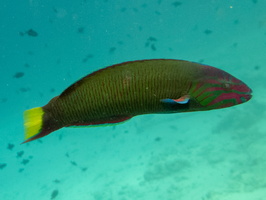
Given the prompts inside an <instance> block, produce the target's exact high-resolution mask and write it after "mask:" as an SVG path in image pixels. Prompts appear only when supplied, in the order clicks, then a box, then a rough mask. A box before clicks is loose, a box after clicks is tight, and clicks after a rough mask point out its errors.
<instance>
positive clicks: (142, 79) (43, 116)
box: [24, 59, 252, 143]
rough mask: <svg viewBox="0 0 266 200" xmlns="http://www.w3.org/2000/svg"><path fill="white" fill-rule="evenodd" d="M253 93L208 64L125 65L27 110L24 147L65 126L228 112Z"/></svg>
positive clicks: (169, 61)
mask: <svg viewBox="0 0 266 200" xmlns="http://www.w3.org/2000/svg"><path fill="white" fill-rule="evenodd" d="M251 93H252V90H251V89H250V88H249V87H248V86H247V85H246V84H245V83H243V82H242V81H240V80H239V79H237V78H235V77H234V76H232V75H230V74H229V73H227V72H225V71H223V70H220V69H217V68H215V67H211V66H208V65H202V64H199V63H194V62H189V61H183V60H173V59H151V60H139V61H131V62H125V63H121V64H116V65H113V66H110V67H106V68H104V69H100V70H98V71H96V72H93V73H91V74H89V75H87V76H85V77H84V78H82V79H80V80H79V81H77V82H76V83H74V84H72V85H71V86H70V87H68V88H67V89H66V90H65V91H63V92H62V93H61V94H60V95H59V96H56V97H54V98H53V99H52V100H51V101H50V102H49V103H48V104H47V105H45V106H43V107H37V108H33V109H30V110H27V111H25V112H24V121H25V122H24V126H25V141H24V143H26V142H29V141H32V140H35V139H38V138H41V137H44V136H46V135H48V134H49V133H51V132H53V131H56V130H58V129H60V128H63V127H84V126H91V125H108V124H115V123H118V122H124V121H126V120H129V119H131V118H132V117H134V116H137V115H143V114H159V113H162V114H166V113H181V112H192V111H205V110H212V109H219V108H226V107H230V106H234V105H238V104H241V103H245V102H247V101H249V100H250V99H251V97H252V95H251Z"/></svg>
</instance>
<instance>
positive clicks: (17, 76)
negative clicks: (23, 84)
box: [13, 72, 25, 78]
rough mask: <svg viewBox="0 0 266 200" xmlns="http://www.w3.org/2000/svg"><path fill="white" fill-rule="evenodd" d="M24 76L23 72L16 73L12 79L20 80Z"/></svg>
mask: <svg viewBox="0 0 266 200" xmlns="http://www.w3.org/2000/svg"><path fill="white" fill-rule="evenodd" d="M24 75H25V74H24V72H17V73H15V74H14V76H13V78H21V77H23V76H24Z"/></svg>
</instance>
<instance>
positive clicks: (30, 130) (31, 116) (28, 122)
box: [24, 107, 44, 140]
mask: <svg viewBox="0 0 266 200" xmlns="http://www.w3.org/2000/svg"><path fill="white" fill-rule="evenodd" d="M43 114H44V111H43V109H42V107H37V108H32V109H30V110H26V111H25V112H24V128H25V140H28V139H29V138H32V137H33V136H35V135H37V134H38V133H40V131H41V129H42V124H43Z"/></svg>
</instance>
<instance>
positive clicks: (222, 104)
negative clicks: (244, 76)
mask: <svg viewBox="0 0 266 200" xmlns="http://www.w3.org/2000/svg"><path fill="white" fill-rule="evenodd" d="M190 96H191V97H192V98H193V99H194V107H195V110H211V109H219V108H226V107H230V106H234V105H238V104H242V103H245V102H247V101H249V100H250V99H251V97H252V90H251V89H250V88H249V87H248V86H247V85H246V84H245V83H244V82H242V81H241V80H239V79H237V78H235V77H234V76H232V75H231V74H229V73H227V72H225V71H223V70H220V69H217V68H214V67H210V66H205V67H204V68H203V70H202V74H201V76H200V78H199V79H198V80H197V81H195V82H193V83H192V87H191V90H190Z"/></svg>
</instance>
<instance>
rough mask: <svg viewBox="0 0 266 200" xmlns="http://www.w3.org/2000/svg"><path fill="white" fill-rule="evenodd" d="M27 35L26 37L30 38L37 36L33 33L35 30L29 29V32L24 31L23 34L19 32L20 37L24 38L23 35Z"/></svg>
mask: <svg viewBox="0 0 266 200" xmlns="http://www.w3.org/2000/svg"><path fill="white" fill-rule="evenodd" d="M25 34H26V35H28V36H31V37H37V36H38V35H39V34H38V33H37V32H36V31H35V30H33V29H29V30H27V31H25V32H19V35H20V36H24V35H25Z"/></svg>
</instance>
